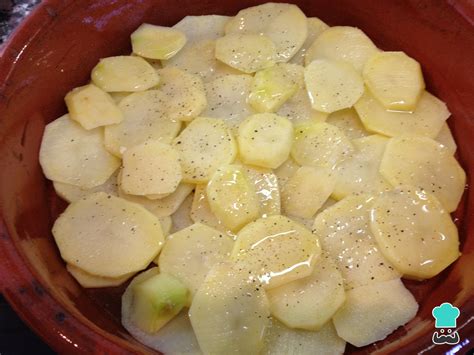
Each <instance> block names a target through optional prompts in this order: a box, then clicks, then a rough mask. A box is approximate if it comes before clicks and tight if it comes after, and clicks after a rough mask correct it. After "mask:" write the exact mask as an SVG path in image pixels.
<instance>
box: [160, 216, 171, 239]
mask: <svg viewBox="0 0 474 355" xmlns="http://www.w3.org/2000/svg"><path fill="white" fill-rule="evenodd" d="M158 219H159V220H160V224H161V230H162V231H163V235H164V236H165V237H167V236H169V235H170V232H171V227H172V225H173V221H172V220H171V217H170V216H166V217H160V218H158Z"/></svg>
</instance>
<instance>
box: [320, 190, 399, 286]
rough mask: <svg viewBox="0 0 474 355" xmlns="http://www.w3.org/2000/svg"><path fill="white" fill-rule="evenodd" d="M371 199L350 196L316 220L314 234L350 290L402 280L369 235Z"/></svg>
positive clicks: (326, 210)
mask: <svg viewBox="0 0 474 355" xmlns="http://www.w3.org/2000/svg"><path fill="white" fill-rule="evenodd" d="M371 201H372V198H371V197H368V196H364V195H359V196H356V195H351V196H347V197H346V198H344V199H343V200H341V201H339V202H338V203H336V204H334V205H332V206H331V207H329V208H327V209H325V210H324V211H323V212H321V213H320V214H318V215H317V216H316V219H315V221H314V226H313V233H314V234H315V235H317V236H319V240H320V242H321V247H322V248H323V250H325V251H326V252H327V253H328V254H329V255H330V256H331V257H332V259H333V260H335V261H336V264H337V266H338V268H339V270H340V271H341V273H342V276H343V277H344V286H345V288H346V289H347V290H350V289H352V288H354V287H358V286H362V285H367V284H369V283H373V282H379V281H385V280H392V279H395V278H398V277H400V274H399V273H398V272H397V271H396V270H395V269H394V267H393V266H392V265H391V264H390V262H389V261H388V260H387V259H385V257H384V256H383V254H382V253H381V252H380V250H379V247H378V246H377V245H376V243H375V240H374V237H373V235H372V233H371V231H370V209H371V207H372V202H371Z"/></svg>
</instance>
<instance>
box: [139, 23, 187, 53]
mask: <svg viewBox="0 0 474 355" xmlns="http://www.w3.org/2000/svg"><path fill="white" fill-rule="evenodd" d="M130 38H131V40H132V49H133V53H135V54H138V55H139V56H141V57H145V58H150V59H169V58H171V57H173V56H174V55H175V54H176V53H178V52H179V51H180V50H181V48H183V47H184V45H185V44H186V35H185V34H184V33H183V32H182V31H179V30H177V29H176V28H169V27H163V26H156V25H150V24H148V23H144V24H142V25H141V26H140V27H138V28H137V29H136V30H135V31H134V32H133V33H132V35H131V36H130Z"/></svg>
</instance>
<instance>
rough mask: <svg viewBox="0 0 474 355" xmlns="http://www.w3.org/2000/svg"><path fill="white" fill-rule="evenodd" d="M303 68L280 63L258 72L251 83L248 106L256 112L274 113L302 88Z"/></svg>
mask: <svg viewBox="0 0 474 355" xmlns="http://www.w3.org/2000/svg"><path fill="white" fill-rule="evenodd" d="M303 72H304V68H303V67H302V66H299V65H295V64H287V63H280V64H277V65H274V66H273V67H270V68H267V69H263V70H260V71H258V72H257V73H256V74H255V76H254V78H253V82H252V91H251V92H250V95H249V103H250V105H251V106H252V107H253V108H254V109H255V110H256V111H258V112H275V111H276V110H278V109H279V108H280V107H281V105H283V104H284V103H285V101H286V100H288V99H289V98H290V97H291V96H293V94H294V93H295V92H296V91H297V90H298V89H299V88H301V87H303V86H304V81H303Z"/></svg>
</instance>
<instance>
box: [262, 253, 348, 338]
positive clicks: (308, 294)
mask: <svg viewBox="0 0 474 355" xmlns="http://www.w3.org/2000/svg"><path fill="white" fill-rule="evenodd" d="M267 296H268V300H269V302H270V311H271V313H272V315H273V316H274V317H276V318H277V319H278V320H279V321H281V322H282V323H284V324H285V325H286V326H288V327H290V328H299V329H307V330H319V329H321V328H322V327H323V326H324V325H325V324H326V323H327V322H329V321H330V320H331V318H332V316H333V314H334V313H335V312H336V311H337V310H338V309H339V307H341V305H342V304H343V303H344V300H345V298H346V296H345V291H344V284H343V280H342V275H341V273H340V272H339V270H338V269H337V268H336V265H335V264H334V262H333V261H332V260H331V258H330V257H329V256H327V255H323V256H321V258H319V260H318V261H317V262H316V263H315V265H314V270H313V273H312V274H311V275H309V276H307V277H305V278H302V279H299V280H295V281H292V282H289V283H287V284H285V285H283V286H280V287H276V288H273V289H271V290H268V291H267Z"/></svg>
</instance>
